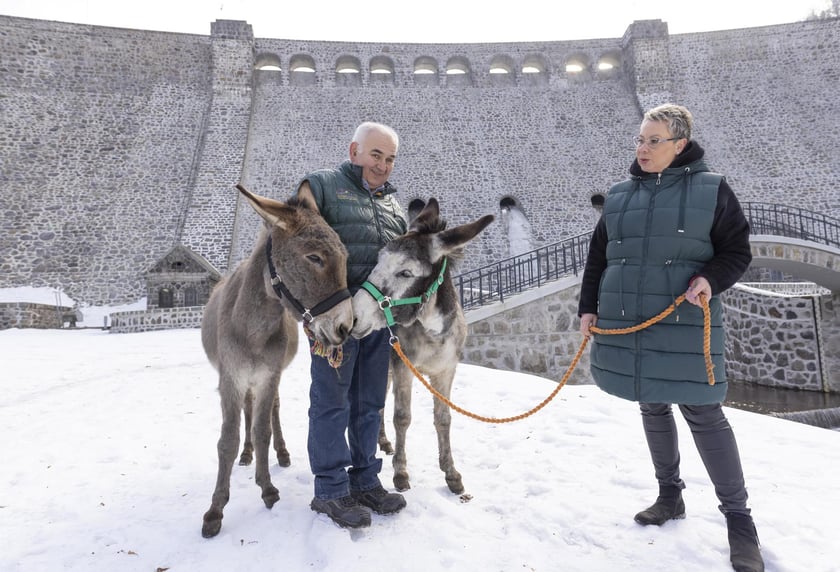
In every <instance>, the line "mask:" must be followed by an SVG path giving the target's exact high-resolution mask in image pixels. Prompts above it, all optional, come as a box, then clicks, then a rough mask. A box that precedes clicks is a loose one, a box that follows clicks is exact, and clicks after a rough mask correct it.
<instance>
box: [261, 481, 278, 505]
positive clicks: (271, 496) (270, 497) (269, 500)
mask: <svg viewBox="0 0 840 572" xmlns="http://www.w3.org/2000/svg"><path fill="white" fill-rule="evenodd" d="M262 499H263V502H264V503H265V507H266V508H271V507H273V506H274V503H276V502H277V501H279V500H280V492H279V491H278V490H277V488H276V487H273V486H271V487H268V488H267V489H265V490H264V491H263V494H262Z"/></svg>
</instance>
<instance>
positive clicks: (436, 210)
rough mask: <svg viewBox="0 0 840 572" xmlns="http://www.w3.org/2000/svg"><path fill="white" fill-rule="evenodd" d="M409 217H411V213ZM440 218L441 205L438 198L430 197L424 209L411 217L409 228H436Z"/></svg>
mask: <svg viewBox="0 0 840 572" xmlns="http://www.w3.org/2000/svg"><path fill="white" fill-rule="evenodd" d="M421 202H422V201H421ZM409 212H411V211H409ZM409 218H411V216H410V215H409ZM439 218H440V205H439V204H438V202H437V199H436V198H434V197H432V198H430V199H429V202H428V203H426V206H424V207H423V210H421V211H420V213H419V214H417V216H416V217H414V218H411V227H410V228H409V230H413V229H416V228H434V227H435V226H436V223H437V220H438V219H439Z"/></svg>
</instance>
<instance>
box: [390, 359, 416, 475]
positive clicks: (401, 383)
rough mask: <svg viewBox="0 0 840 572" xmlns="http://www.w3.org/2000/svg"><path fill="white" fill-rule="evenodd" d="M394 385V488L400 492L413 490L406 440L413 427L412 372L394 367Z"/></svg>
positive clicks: (402, 367) (400, 366)
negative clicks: (409, 427) (409, 477)
mask: <svg viewBox="0 0 840 572" xmlns="http://www.w3.org/2000/svg"><path fill="white" fill-rule="evenodd" d="M392 367H393V369H392V373H393V383H394V431H395V433H396V438H395V447H394V487H396V489H397V490H398V491H406V490H408V489H410V488H411V484H410V483H409V479H408V468H407V464H408V462H407V458H406V452H405V439H406V432H407V431H408V426H409V425H411V381H412V378H411V372H409V371H408V370H407V369H406V368H405V367H404V366H403V365H402V364H393V365H392Z"/></svg>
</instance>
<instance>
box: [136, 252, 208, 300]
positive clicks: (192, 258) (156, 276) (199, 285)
mask: <svg viewBox="0 0 840 572" xmlns="http://www.w3.org/2000/svg"><path fill="white" fill-rule="evenodd" d="M219 280H221V276H220V275H219V272H218V271H217V270H216V269H215V268H213V266H212V265H211V264H210V263H209V262H207V260H205V259H204V257H202V256H199V255H198V254H196V253H195V252H193V251H192V250H190V249H189V248H187V247H186V246H183V245H181V244H179V245H177V246H175V248H173V249H172V250H170V251H169V252H168V253H167V254H166V256H164V257H163V258H162V259H161V260H159V261H158V263H157V264H155V265H154V266H153V267H152V268H151V269H149V271H148V272H146V300H147V302H146V307H147V308H148V309H153V308H183V307H190V306H203V305H205V304H206V303H207V300H208V299H209V298H210V293H211V292H212V290H213V286H215V285H216V284H217V283H218V282H219Z"/></svg>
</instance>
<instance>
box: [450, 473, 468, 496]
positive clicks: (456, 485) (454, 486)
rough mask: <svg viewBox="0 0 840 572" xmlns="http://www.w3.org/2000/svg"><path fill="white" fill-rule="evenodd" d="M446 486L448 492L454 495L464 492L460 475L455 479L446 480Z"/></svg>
mask: <svg viewBox="0 0 840 572" xmlns="http://www.w3.org/2000/svg"><path fill="white" fill-rule="evenodd" d="M446 485H447V486H448V487H449V490H450V491H452V492H453V493H455V494H456V495H460V494H461V493H463V492H464V483H463V482H462V481H461V475H458V477H457V478H451V479H450V478H447V479H446Z"/></svg>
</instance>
